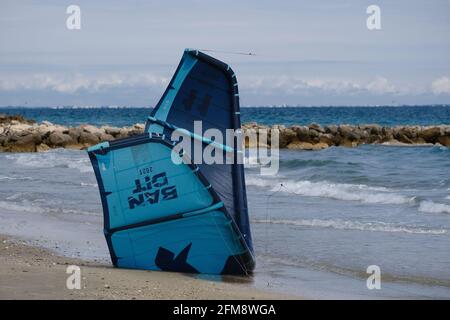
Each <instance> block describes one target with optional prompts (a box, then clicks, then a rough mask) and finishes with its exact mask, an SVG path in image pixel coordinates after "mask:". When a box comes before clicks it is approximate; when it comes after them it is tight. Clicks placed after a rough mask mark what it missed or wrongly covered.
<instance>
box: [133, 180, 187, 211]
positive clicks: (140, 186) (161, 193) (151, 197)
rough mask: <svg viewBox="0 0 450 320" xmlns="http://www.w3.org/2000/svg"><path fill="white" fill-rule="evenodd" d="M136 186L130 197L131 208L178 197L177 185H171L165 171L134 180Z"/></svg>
mask: <svg viewBox="0 0 450 320" xmlns="http://www.w3.org/2000/svg"><path fill="white" fill-rule="evenodd" d="M134 183H135V186H136V188H135V189H134V190H133V194H132V195H131V196H129V197H128V205H129V206H130V209H134V208H135V207H136V206H140V205H145V204H147V203H148V204H154V203H158V202H161V201H165V200H171V199H175V198H178V194H177V189H176V187H175V186H169V180H168V179H167V175H166V173H165V172H161V173H158V174H155V175H154V176H145V177H144V181H142V180H141V179H136V180H134Z"/></svg>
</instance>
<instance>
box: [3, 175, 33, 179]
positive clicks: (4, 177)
mask: <svg viewBox="0 0 450 320" xmlns="http://www.w3.org/2000/svg"><path fill="white" fill-rule="evenodd" d="M0 180H33V178H32V177H9V176H2V175H0Z"/></svg>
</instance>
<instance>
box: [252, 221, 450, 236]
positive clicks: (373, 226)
mask: <svg viewBox="0 0 450 320" xmlns="http://www.w3.org/2000/svg"><path fill="white" fill-rule="evenodd" d="M252 221H253V222H254V223H268V224H283V225H293V226H301V227H318V228H331V229H338V230H360V231H373V232H403V233H413V234H435V235H440V234H447V233H448V230H447V229H431V228H425V227H419V226H403V225H395V224H391V223H385V222H380V221H375V222H359V221H348V220H340V219H335V220H333V219H330V220H323V219H300V220H285V219H283V220H267V219H256V220H252Z"/></svg>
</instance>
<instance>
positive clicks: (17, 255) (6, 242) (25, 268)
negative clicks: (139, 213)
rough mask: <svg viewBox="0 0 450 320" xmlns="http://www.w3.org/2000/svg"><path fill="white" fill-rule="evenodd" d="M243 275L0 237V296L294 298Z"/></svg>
mask: <svg viewBox="0 0 450 320" xmlns="http://www.w3.org/2000/svg"><path fill="white" fill-rule="evenodd" d="M68 265H77V266H79V267H80V268H81V289H80V290H77V289H73V290H69V289H67V287H66V280H67V277H68V276H69V274H66V269H67V266H68ZM246 281H247V282H248V281H251V280H249V279H247V280H245V278H239V277H227V278H226V279H225V282H224V281H211V280H204V279H197V278H194V276H192V275H185V274H181V273H174V272H157V271H143V270H128V269H118V268H113V267H111V266H109V265H105V264H99V263H96V262H87V261H83V260H78V259H71V258H66V257H62V256H59V255H57V254H56V253H53V252H51V251H49V250H47V249H43V248H39V247H34V246H30V245H27V244H26V243H24V242H23V241H20V240H16V239H11V238H9V237H5V236H0V299H296V298H297V297H294V296H288V295H282V294H277V293H272V292H264V291H260V290H257V289H255V288H253V287H251V284H250V283H245V282H246Z"/></svg>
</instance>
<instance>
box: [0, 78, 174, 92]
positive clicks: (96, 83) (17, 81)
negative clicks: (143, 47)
mask: <svg viewBox="0 0 450 320" xmlns="http://www.w3.org/2000/svg"><path fill="white" fill-rule="evenodd" d="M167 83H168V78H167V77H163V76H158V75H153V74H146V73H141V74H132V75H131V74H119V73H116V74H104V75H100V76H89V75H83V74H80V73H76V74H70V75H58V74H45V73H44V74H34V75H20V76H9V77H7V78H6V77H5V78H0V90H3V91H12V90H52V91H56V92H59V93H68V94H72V93H76V92H77V91H79V90H87V91H90V92H97V91H101V90H104V89H113V88H120V87H137V86H140V87H152V86H153V87H164V86H165V85H166V84H167Z"/></svg>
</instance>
